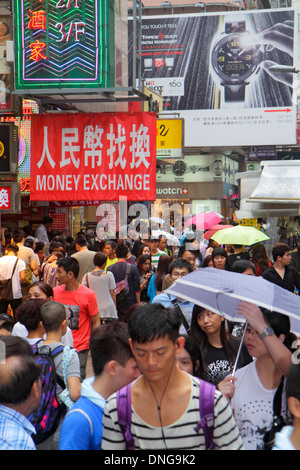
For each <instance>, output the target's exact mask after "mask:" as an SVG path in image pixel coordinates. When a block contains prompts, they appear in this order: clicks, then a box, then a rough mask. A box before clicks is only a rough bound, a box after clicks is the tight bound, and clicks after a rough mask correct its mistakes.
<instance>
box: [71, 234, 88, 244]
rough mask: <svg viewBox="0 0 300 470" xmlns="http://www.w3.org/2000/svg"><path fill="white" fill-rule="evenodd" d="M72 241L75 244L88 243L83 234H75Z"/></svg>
mask: <svg viewBox="0 0 300 470" xmlns="http://www.w3.org/2000/svg"><path fill="white" fill-rule="evenodd" d="M74 242H75V245H79V246H87V244H88V242H87V239H86V237H85V236H84V235H76V237H75V240H74Z"/></svg>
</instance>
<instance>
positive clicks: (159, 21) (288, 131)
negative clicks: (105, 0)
mask: <svg viewBox="0 0 300 470" xmlns="http://www.w3.org/2000/svg"><path fill="white" fill-rule="evenodd" d="M296 16H297V15H296V14H295V10H294V9H292V8H284V9H269V10H251V11H238V12H222V13H200V14H194V15H192V14H187V15H165V16H155V17H154V16H144V17H143V18H142V34H141V65H142V78H143V79H144V83H145V85H146V86H147V87H149V88H151V87H152V89H153V90H154V91H157V92H159V93H161V95H162V96H163V98H164V112H170V113H174V112H180V117H181V118H183V119H184V120H185V146H186V147H195V146H232V145H234V146H238V145H247V146H251V145H284V144H294V143H296V104H297V103H296V75H295V74H293V73H292V72H291V68H292V67H293V66H294V59H295V51H296V45H297V39H296V35H297V25H296V24H295V21H296V19H297V18H296ZM131 36H132V21H129V57H130V60H131V61H132V41H131V40H130V38H131ZM278 65H280V66H286V67H289V69H287V68H286V69H285V70H284V71H281V73H277V72H278V70H277V71H276V69H275V70H274V66H278ZM129 70H131V66H130V64H129Z"/></svg>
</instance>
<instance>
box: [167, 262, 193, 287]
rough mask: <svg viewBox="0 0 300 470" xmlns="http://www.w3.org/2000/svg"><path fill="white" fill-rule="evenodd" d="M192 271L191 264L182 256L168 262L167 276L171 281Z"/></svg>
mask: <svg viewBox="0 0 300 470" xmlns="http://www.w3.org/2000/svg"><path fill="white" fill-rule="evenodd" d="M193 271H194V267H193V265H192V264H191V263H189V262H188V261H186V260H185V259H182V258H177V259H175V260H173V261H172V262H171V263H170V264H169V276H170V279H171V281H172V282H174V281H176V279H179V278H180V277H182V276H185V275H186V274H189V273H191V272H193Z"/></svg>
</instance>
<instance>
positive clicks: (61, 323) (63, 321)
mask: <svg viewBox="0 0 300 470" xmlns="http://www.w3.org/2000/svg"><path fill="white" fill-rule="evenodd" d="M41 320H42V323H43V326H44V328H45V331H46V333H47V334H48V333H52V332H57V331H61V332H62V336H64V335H65V334H66V332H67V312H66V308H65V306H64V305H63V304H62V303H60V302H54V301H53V300H51V302H46V303H44V304H43V305H42V307H41Z"/></svg>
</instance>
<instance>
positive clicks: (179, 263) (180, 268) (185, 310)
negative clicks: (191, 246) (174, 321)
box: [152, 258, 194, 334]
mask: <svg viewBox="0 0 300 470" xmlns="http://www.w3.org/2000/svg"><path fill="white" fill-rule="evenodd" d="M193 271H194V267H193V265H192V264H191V263H189V262H188V261H186V260H184V259H182V258H177V259H175V260H174V261H172V262H171V263H170V265H169V273H168V274H169V277H170V282H171V284H173V282H175V281H176V280H177V279H179V278H180V277H182V276H186V274H189V273H191V272H193ZM152 303H153V304H156V303H158V304H161V305H163V306H164V307H166V308H176V309H177V310H178V311H179V313H180V314H181V318H182V325H181V327H180V334H186V333H188V334H189V330H190V326H191V320H192V314H193V308H194V304H193V303H192V302H189V301H188V300H183V299H179V298H178V297H175V295H172V294H168V293H167V292H162V293H161V294H158V295H156V296H155V297H154V299H153V300H152Z"/></svg>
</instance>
